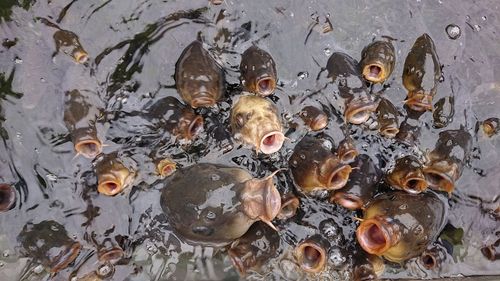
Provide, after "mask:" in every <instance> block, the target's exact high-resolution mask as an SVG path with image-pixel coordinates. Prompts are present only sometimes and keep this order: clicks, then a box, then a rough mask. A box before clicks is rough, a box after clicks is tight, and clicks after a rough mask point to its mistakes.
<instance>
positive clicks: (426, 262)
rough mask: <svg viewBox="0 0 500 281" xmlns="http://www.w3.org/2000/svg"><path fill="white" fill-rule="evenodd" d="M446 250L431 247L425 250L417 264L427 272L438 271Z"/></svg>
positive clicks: (444, 258) (434, 246)
mask: <svg viewBox="0 0 500 281" xmlns="http://www.w3.org/2000/svg"><path fill="white" fill-rule="evenodd" d="M446 256H447V253H446V249H445V248H444V247H440V246H438V245H433V246H430V247H428V248H427V249H425V251H424V252H423V253H422V254H421V255H420V257H419V262H420V263H421V264H422V266H423V267H424V268H425V269H427V270H438V269H439V268H441V264H442V263H443V262H444V261H445V260H446Z"/></svg>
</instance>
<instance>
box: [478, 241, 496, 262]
mask: <svg viewBox="0 0 500 281" xmlns="http://www.w3.org/2000/svg"><path fill="white" fill-rule="evenodd" d="M481 253H482V254H483V255H484V257H485V258H487V259H488V260H490V261H496V260H500V239H498V240H497V241H496V242H495V243H493V244H491V245H488V246H485V247H483V248H481Z"/></svg>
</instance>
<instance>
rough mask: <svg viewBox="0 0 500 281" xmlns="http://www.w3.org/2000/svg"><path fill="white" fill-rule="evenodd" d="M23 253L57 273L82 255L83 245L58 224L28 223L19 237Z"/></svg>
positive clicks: (49, 221)
mask: <svg viewBox="0 0 500 281" xmlns="http://www.w3.org/2000/svg"><path fill="white" fill-rule="evenodd" d="M17 239H18V241H19V242H20V243H21V245H22V250H21V251H22V252H23V254H25V255H26V256H29V257H31V258H33V259H34V260H36V261H38V262H40V263H41V264H43V265H44V266H46V267H48V268H49V269H50V272H51V273H57V272H59V271H61V270H63V269H65V268H66V267H68V265H69V264H70V263H72V262H73V261H74V260H75V259H76V258H77V256H78V254H79V253H80V250H81V248H82V246H81V244H80V243H78V242H76V241H74V240H73V239H71V238H70V237H69V236H68V232H67V231H66V229H65V228H64V226H62V225H61V224H59V223H58V222H55V221H53V220H48V221H42V222H40V223H37V224H33V223H27V224H26V225H25V226H24V227H23V229H22V230H21V233H19V235H18V237H17Z"/></svg>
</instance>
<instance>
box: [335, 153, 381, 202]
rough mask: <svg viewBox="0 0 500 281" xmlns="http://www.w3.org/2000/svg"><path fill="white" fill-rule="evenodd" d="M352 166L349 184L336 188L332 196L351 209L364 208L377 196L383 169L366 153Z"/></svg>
mask: <svg viewBox="0 0 500 281" xmlns="http://www.w3.org/2000/svg"><path fill="white" fill-rule="evenodd" d="M350 165H351V166H352V169H353V171H352V173H351V175H350V177H349V181H348V182H347V184H346V185H345V186H344V187H343V188H341V189H339V190H336V191H335V192H334V193H333V194H332V196H331V197H330V202H335V203H337V204H339V205H341V206H342V207H344V208H347V209H349V210H362V209H364V207H365V205H366V204H367V203H368V202H369V201H370V200H371V199H372V198H373V197H374V196H375V194H376V191H377V185H378V183H379V182H380V180H381V178H382V171H381V170H380V168H379V167H377V165H376V164H375V162H374V161H373V160H372V159H371V158H370V156H368V155H366V154H361V155H359V156H358V158H357V159H356V160H355V162H354V163H351V164H350Z"/></svg>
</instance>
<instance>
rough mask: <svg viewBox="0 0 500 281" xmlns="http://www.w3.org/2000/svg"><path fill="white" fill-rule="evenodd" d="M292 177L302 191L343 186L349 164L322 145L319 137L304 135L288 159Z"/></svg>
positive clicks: (307, 191)
mask: <svg viewBox="0 0 500 281" xmlns="http://www.w3.org/2000/svg"><path fill="white" fill-rule="evenodd" d="M288 163H289V167H290V170H291V172H292V176H293V179H294V181H295V183H296V185H297V186H298V187H299V188H300V189H301V191H302V192H305V193H311V192H314V191H317V190H335V189H340V188H342V187H344V185H345V184H346V183H347V180H348V179H349V175H350V173H351V170H352V169H351V166H349V165H347V164H342V163H341V161H340V159H339V158H338V157H337V156H336V155H335V154H333V153H332V152H331V151H330V150H328V149H326V148H325V147H324V146H323V142H322V141H321V140H319V139H316V138H313V137H310V136H305V137H304V138H303V139H302V140H301V141H300V142H299V143H298V144H297V145H296V146H295V149H294V152H293V154H292V156H291V157H290V160H289V161H288Z"/></svg>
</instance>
